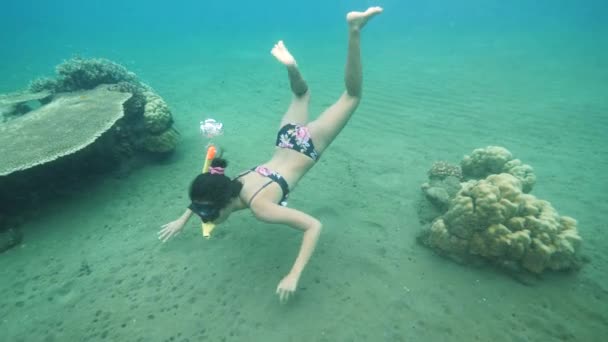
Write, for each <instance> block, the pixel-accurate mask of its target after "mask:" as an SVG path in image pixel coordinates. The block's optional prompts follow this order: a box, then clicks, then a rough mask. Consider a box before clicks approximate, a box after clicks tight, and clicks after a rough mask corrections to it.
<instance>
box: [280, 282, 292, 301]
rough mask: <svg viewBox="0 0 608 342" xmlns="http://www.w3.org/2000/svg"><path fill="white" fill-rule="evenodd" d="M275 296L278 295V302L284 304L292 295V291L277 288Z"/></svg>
mask: <svg viewBox="0 0 608 342" xmlns="http://www.w3.org/2000/svg"><path fill="white" fill-rule="evenodd" d="M277 294H278V295H279V301H280V302H281V303H285V302H287V301H288V300H289V297H290V296H291V295H292V294H293V291H290V290H286V289H282V288H280V286H279V288H277Z"/></svg>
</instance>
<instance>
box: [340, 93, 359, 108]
mask: <svg viewBox="0 0 608 342" xmlns="http://www.w3.org/2000/svg"><path fill="white" fill-rule="evenodd" d="M342 101H343V102H344V104H346V105H347V106H348V107H350V108H352V109H355V108H357V107H358V106H359V102H361V95H351V94H349V93H348V92H345V93H344V95H342Z"/></svg>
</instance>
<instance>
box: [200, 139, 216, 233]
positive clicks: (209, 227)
mask: <svg viewBox="0 0 608 342" xmlns="http://www.w3.org/2000/svg"><path fill="white" fill-rule="evenodd" d="M215 153H217V149H216V148H215V146H213V145H209V147H208V148H207V156H206V157H205V164H204V165H203V173H207V172H209V167H210V166H211V161H213V158H215ZM201 229H202V231H203V237H205V238H206V239H208V238H210V237H211V232H212V231H213V229H215V223H213V222H203V223H202V225H201Z"/></svg>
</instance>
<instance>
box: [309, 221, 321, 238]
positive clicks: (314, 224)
mask: <svg viewBox="0 0 608 342" xmlns="http://www.w3.org/2000/svg"><path fill="white" fill-rule="evenodd" d="M308 229H309V230H312V231H313V232H315V233H316V234H317V235H319V234H321V230H323V224H322V223H321V221H319V220H314V221H313V222H312V224H311V225H310V226H309V228H308Z"/></svg>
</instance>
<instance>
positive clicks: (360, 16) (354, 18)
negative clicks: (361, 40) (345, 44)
mask: <svg viewBox="0 0 608 342" xmlns="http://www.w3.org/2000/svg"><path fill="white" fill-rule="evenodd" d="M382 11H383V10H382V7H370V8H368V9H367V10H365V12H349V13H348V14H347V15H346V21H347V22H348V26H349V27H350V29H351V30H357V31H358V30H360V29H361V28H363V26H365V24H367V21H368V20H370V19H371V18H372V17H374V16H376V15H378V14H380V13H382Z"/></svg>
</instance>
